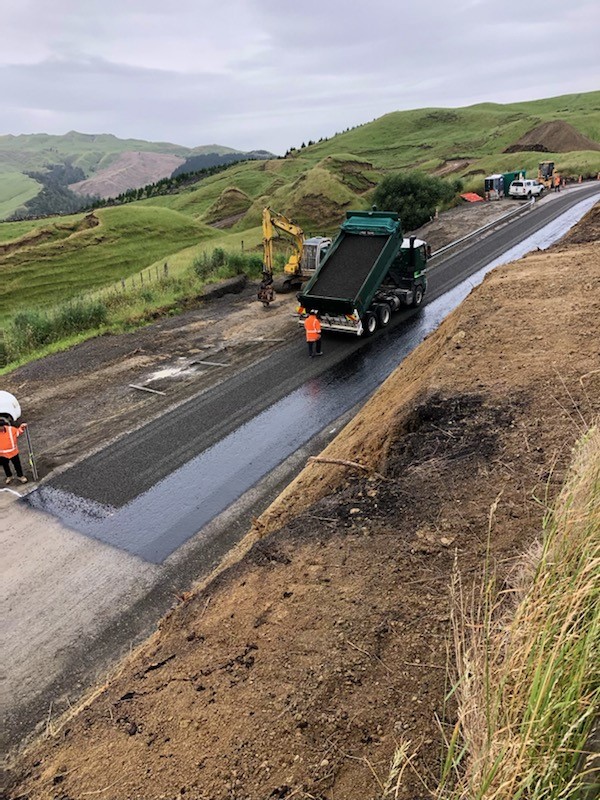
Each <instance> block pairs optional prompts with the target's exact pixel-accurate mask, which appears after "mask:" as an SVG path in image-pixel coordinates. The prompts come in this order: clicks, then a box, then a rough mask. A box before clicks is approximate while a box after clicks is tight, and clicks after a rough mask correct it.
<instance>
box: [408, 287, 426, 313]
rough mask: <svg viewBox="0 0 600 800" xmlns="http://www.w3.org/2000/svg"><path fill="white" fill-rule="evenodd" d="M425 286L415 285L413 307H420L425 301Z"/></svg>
mask: <svg viewBox="0 0 600 800" xmlns="http://www.w3.org/2000/svg"><path fill="white" fill-rule="evenodd" d="M423 294H424V292H423V287H422V286H415V291H414V293H413V301H412V303H411V305H412V307H413V308H418V307H419V306H420V305H421V303H422V302H423Z"/></svg>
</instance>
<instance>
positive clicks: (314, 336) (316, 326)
mask: <svg viewBox="0 0 600 800" xmlns="http://www.w3.org/2000/svg"><path fill="white" fill-rule="evenodd" d="M304 330H305V331H306V341H307V342H308V355H309V356H310V357H311V358H312V357H313V355H317V356H322V355H323V353H322V351H321V323H320V322H319V312H318V311H311V312H310V313H309V315H308V317H307V318H306V319H305V320H304ZM313 351H314V352H313Z"/></svg>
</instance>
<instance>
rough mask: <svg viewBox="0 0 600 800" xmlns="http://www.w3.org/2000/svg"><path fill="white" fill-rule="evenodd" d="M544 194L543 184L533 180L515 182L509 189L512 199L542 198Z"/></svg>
mask: <svg viewBox="0 0 600 800" xmlns="http://www.w3.org/2000/svg"><path fill="white" fill-rule="evenodd" d="M543 193H544V186H543V184H541V183H539V181H533V180H519V181H513V182H512V183H511V185H510V186H509V188H508V194H509V196H510V197H525V198H530V197H540V195H542V194H543Z"/></svg>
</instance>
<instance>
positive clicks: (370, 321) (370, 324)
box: [363, 311, 377, 336]
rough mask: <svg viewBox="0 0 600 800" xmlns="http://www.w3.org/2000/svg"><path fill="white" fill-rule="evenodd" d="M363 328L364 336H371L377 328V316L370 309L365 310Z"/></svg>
mask: <svg viewBox="0 0 600 800" xmlns="http://www.w3.org/2000/svg"><path fill="white" fill-rule="evenodd" d="M363 330H364V333H365V336H373V334H374V333H375V331H376V330H377V317H376V316H375V314H374V313H373V312H372V311H367V313H366V314H365V316H364V319H363Z"/></svg>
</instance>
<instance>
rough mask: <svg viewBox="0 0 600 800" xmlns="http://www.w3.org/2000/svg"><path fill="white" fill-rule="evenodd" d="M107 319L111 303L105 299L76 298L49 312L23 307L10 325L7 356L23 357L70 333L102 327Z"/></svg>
mask: <svg viewBox="0 0 600 800" xmlns="http://www.w3.org/2000/svg"><path fill="white" fill-rule="evenodd" d="M107 319H108V306H107V305H106V303H104V302H103V301H101V300H84V299H80V300H75V301H73V302H71V303H65V304H63V305H60V306H58V307H57V308H56V309H55V310H54V311H52V312H50V313H48V314H47V313H45V312H42V311H36V310H26V311H22V312H20V313H19V314H17V315H16V316H15V317H14V318H13V320H12V322H11V323H10V324H9V325H8V326H7V328H6V333H5V349H6V358H7V360H8V361H13V360H16V359H18V358H22V357H23V356H25V355H27V354H28V353H32V352H34V351H35V350H39V349H40V348H41V347H44V346H45V345H48V344H51V343H52V342H58V341H60V339H64V338H66V337H67V336H72V335H73V334H75V333H81V332H83V331H86V330H92V329H94V328H99V327H100V326H101V325H103V324H105V323H106V321H107Z"/></svg>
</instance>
